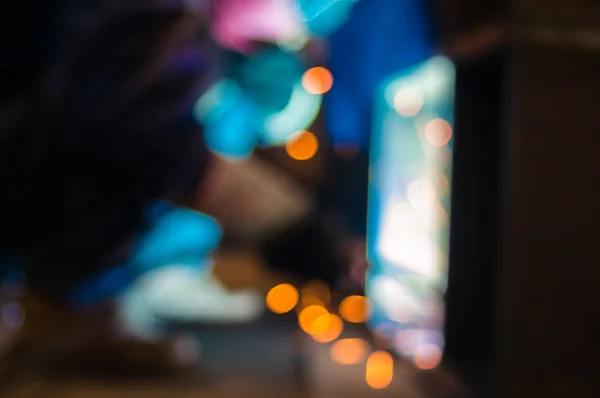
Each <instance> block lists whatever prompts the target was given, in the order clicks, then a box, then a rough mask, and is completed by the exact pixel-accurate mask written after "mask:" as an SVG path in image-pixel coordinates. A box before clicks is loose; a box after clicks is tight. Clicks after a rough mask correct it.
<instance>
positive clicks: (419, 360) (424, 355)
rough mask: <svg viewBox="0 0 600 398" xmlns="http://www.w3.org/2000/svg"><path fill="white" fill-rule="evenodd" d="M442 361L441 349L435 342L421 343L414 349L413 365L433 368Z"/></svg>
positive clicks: (425, 368) (421, 367)
mask: <svg viewBox="0 0 600 398" xmlns="http://www.w3.org/2000/svg"><path fill="white" fill-rule="evenodd" d="M441 362H442V350H441V349H440V347H438V346H437V345H435V344H423V345H421V346H419V347H418V348H417V349H416V350H415V355H414V363H415V366H416V367H418V368H419V369H423V370H431V369H435V368H437V367H438V366H439V364H440V363H441Z"/></svg>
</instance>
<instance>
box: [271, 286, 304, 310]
mask: <svg viewBox="0 0 600 398" xmlns="http://www.w3.org/2000/svg"><path fill="white" fill-rule="evenodd" d="M298 298H299V294H298V290H297V289H296V288H295V287H294V286H292V285H290V284H288V283H283V284H281V285H277V286H275V287H274V288H273V289H271V290H270V291H269V293H267V297H266V300H265V301H266V304H267V307H268V308H269V309H270V310H271V311H273V312H274V313H276V314H285V313H286V312H289V311H291V310H292V309H293V308H294V307H295V306H296V304H297V303H298Z"/></svg>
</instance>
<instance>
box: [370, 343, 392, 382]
mask: <svg viewBox="0 0 600 398" xmlns="http://www.w3.org/2000/svg"><path fill="white" fill-rule="evenodd" d="M393 377H394V360H393V358H392V356H391V355H390V353H389V352H386V351H375V352H374V353H372V354H371V355H369V359H367V371H366V380H367V384H368V385H369V387H371V388H373V389H375V390H381V389H383V388H386V387H387V386H389V385H390V383H391V382H392V379H393Z"/></svg>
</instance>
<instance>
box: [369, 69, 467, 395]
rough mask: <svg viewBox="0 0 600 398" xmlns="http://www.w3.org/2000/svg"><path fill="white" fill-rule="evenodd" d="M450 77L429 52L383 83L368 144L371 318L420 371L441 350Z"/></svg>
mask: <svg viewBox="0 0 600 398" xmlns="http://www.w3.org/2000/svg"><path fill="white" fill-rule="evenodd" d="M454 81H455V73H454V67H453V65H452V63H451V62H450V61H449V60H448V59H446V58H444V57H433V58H431V59H429V60H427V61H425V62H423V63H421V64H419V65H417V66H415V67H413V68H410V69H409V70H407V71H404V72H402V73H400V74H398V75H396V76H394V77H393V78H392V79H390V80H388V81H387V82H385V84H384V85H383V86H382V88H381V91H380V99H379V102H378V104H377V107H376V110H375V126H374V131H373V137H372V144H371V172H370V173H371V174H370V176H371V177H370V182H369V184H370V186H369V226H368V245H367V246H368V247H367V252H368V259H369V263H370V270H369V273H368V275H367V296H368V297H369V302H370V304H371V308H370V311H371V312H370V320H369V321H368V322H369V325H370V326H371V327H372V328H373V330H379V329H381V328H382V326H383V325H385V326H386V330H393V331H394V332H393V336H388V338H387V340H388V341H390V342H391V344H392V345H393V348H394V349H395V350H396V351H398V352H399V353H400V354H402V355H404V356H406V357H409V358H411V359H412V360H413V362H414V363H415V365H416V366H417V367H419V368H421V369H432V368H435V367H436V366H437V365H438V364H439V363H440V361H441V353H442V350H443V332H442V326H443V320H444V319H443V318H444V315H443V302H442V297H443V293H444V290H445V287H446V282H447V268H448V246H449V229H448V228H449V211H450V189H449V187H450V170H451V155H452V133H453V127H452V123H453V106H454ZM382 384H384V383H382Z"/></svg>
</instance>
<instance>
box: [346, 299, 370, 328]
mask: <svg viewBox="0 0 600 398" xmlns="http://www.w3.org/2000/svg"><path fill="white" fill-rule="evenodd" d="M368 307H369V305H368V301H367V298H366V297H364V296H348V297H346V298H345V299H343V300H342V302H341V303H340V315H341V316H342V318H344V319H345V320H347V321H348V322H352V323H362V322H365V321H366V320H367V319H368V318H369V308H368Z"/></svg>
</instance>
